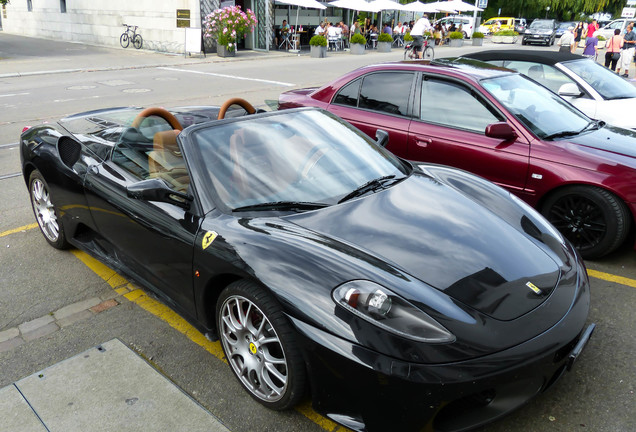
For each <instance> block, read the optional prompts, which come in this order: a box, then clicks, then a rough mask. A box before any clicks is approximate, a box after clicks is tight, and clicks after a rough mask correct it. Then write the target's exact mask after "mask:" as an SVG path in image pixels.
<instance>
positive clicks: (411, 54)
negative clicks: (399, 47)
mask: <svg viewBox="0 0 636 432" xmlns="http://www.w3.org/2000/svg"><path fill="white" fill-rule="evenodd" d="M422 48H423V49H424V51H423V53H422V60H433V59H434V58H435V48H433V44H429V38H425V39H424V41H423V43H422ZM418 51H419V50H417V49H415V47H414V46H413V41H409V42H407V43H406V44H404V60H419V59H418V58H417V52H418Z"/></svg>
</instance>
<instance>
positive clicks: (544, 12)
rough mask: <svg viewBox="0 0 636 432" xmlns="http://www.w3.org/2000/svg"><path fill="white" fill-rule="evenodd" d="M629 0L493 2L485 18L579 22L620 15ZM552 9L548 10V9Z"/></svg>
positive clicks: (522, 0) (485, 13)
mask: <svg viewBox="0 0 636 432" xmlns="http://www.w3.org/2000/svg"><path fill="white" fill-rule="evenodd" d="M626 4H627V0H491V1H490V2H489V4H488V8H487V9H486V10H485V11H484V18H491V17H494V16H496V15H497V13H498V11H499V9H501V15H502V16H517V17H526V18H535V17H536V18H545V17H546V16H547V17H548V18H556V19H558V20H561V21H563V20H566V21H567V20H577V19H580V18H581V17H582V16H588V15H591V14H593V13H596V12H607V13H611V14H614V15H616V14H618V13H620V11H621V10H622V9H623V8H624V7H625V5H626ZM548 7H549V8H550V9H547V8H548Z"/></svg>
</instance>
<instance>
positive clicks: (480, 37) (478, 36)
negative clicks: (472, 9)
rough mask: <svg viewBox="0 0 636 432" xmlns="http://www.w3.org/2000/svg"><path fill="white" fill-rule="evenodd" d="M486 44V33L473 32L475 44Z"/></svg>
mask: <svg viewBox="0 0 636 432" xmlns="http://www.w3.org/2000/svg"><path fill="white" fill-rule="evenodd" d="M483 44H484V34H483V33H482V32H478V31H476V32H474V33H473V46H482V45H483Z"/></svg>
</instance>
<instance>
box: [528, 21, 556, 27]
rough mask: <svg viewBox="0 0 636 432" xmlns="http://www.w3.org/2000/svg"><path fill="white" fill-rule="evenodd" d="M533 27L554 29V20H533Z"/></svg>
mask: <svg viewBox="0 0 636 432" xmlns="http://www.w3.org/2000/svg"><path fill="white" fill-rule="evenodd" d="M530 28H531V29H552V21H532V24H530Z"/></svg>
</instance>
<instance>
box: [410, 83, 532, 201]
mask: <svg viewBox="0 0 636 432" xmlns="http://www.w3.org/2000/svg"><path fill="white" fill-rule="evenodd" d="M418 90H419V94H420V98H419V100H418V101H417V104H418V106H417V109H418V111H419V119H414V120H413V121H412V122H411V127H410V129H409V138H408V155H407V157H408V158H409V159H412V160H416V161H425V162H434V163H439V164H444V165H450V166H453V167H457V168H462V169H465V170H466V171H470V172H472V173H475V174H478V175H480V176H482V177H485V178H487V179H489V180H491V181H493V182H495V183H497V184H499V185H501V186H503V187H506V188H508V189H509V190H511V191H521V190H523V189H524V188H525V185H526V179H527V175H528V165H529V156H530V145H529V143H528V141H526V139H525V138H523V136H522V135H521V134H520V133H517V135H518V136H517V138H516V139H511V140H504V139H501V138H492V137H488V136H486V134H485V130H486V127H487V126H488V125H490V124H493V123H498V122H505V121H506V117H505V116H504V115H503V114H502V113H501V112H500V111H499V110H498V109H497V108H496V107H495V106H493V105H492V104H491V103H490V102H488V101H487V100H486V99H485V98H484V97H482V96H480V94H479V93H478V92H477V90H475V89H473V88H471V87H469V86H467V85H465V84H464V83H462V82H459V81H456V80H452V79H445V78H439V77H437V76H435V77H432V76H426V75H424V76H422V79H421V85H420V86H418Z"/></svg>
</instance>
